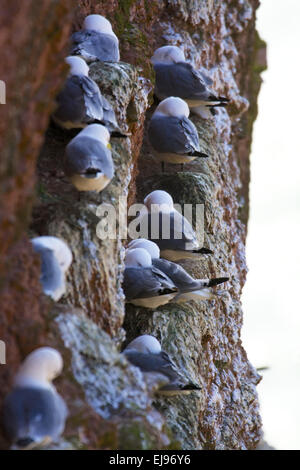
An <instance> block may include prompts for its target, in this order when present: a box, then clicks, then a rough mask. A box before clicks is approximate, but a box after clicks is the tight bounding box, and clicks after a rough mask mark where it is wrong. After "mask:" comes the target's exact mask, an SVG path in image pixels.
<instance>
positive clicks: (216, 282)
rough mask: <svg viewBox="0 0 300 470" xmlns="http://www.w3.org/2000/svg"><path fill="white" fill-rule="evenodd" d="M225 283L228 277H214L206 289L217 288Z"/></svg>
mask: <svg viewBox="0 0 300 470" xmlns="http://www.w3.org/2000/svg"><path fill="white" fill-rule="evenodd" d="M227 281H229V277H216V278H214V279H210V280H209V282H208V284H207V287H213V286H218V285H219V284H223V283H224V282H227Z"/></svg>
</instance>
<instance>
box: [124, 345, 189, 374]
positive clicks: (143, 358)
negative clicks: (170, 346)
mask: <svg viewBox="0 0 300 470" xmlns="http://www.w3.org/2000/svg"><path fill="white" fill-rule="evenodd" d="M124 354H125V355H126V357H127V359H128V360H129V362H130V363H131V364H133V365H134V366H136V367H139V368H140V369H141V370H142V371H143V372H158V373H160V374H163V375H165V376H166V377H168V379H169V380H170V381H172V382H173V381H175V380H177V379H178V378H179V377H180V376H179V375H178V373H177V371H176V368H175V366H174V364H173V363H172V361H171V360H170V358H169V356H168V354H167V353H165V352H161V353H160V354H151V353H139V352H135V351H133V350H128V351H125V352H124Z"/></svg>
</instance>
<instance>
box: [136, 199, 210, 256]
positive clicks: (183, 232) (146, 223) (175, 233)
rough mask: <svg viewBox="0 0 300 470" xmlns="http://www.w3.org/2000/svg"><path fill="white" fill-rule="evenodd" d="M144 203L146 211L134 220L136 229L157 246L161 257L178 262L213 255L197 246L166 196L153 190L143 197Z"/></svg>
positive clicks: (192, 230) (187, 226)
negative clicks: (136, 221) (203, 255)
mask: <svg viewBox="0 0 300 470" xmlns="http://www.w3.org/2000/svg"><path fill="white" fill-rule="evenodd" d="M144 204H145V206H146V207H145V211H141V214H140V216H139V217H138V219H137V220H138V221H139V223H138V225H137V228H138V227H140V236H141V237H142V238H147V239H148V240H152V241H154V242H155V243H156V244H157V245H158V246H159V248H160V253H161V256H162V258H165V259H168V260H170V261H179V260H182V259H186V258H194V259H195V258H198V257H199V256H200V255H202V254H212V251H211V250H209V249H208V248H204V247H201V246H200V244H199V242H198V240H197V237H196V233H195V231H194V229H193V227H192V226H191V224H190V223H189V221H188V220H187V219H186V218H185V217H183V216H182V215H181V214H180V213H179V212H178V211H177V210H176V209H175V208H174V203H173V199H172V197H171V195H170V194H169V193H167V192H166V191H161V190H156V191H152V192H151V193H149V194H148V195H147V196H146V197H145V199H144Z"/></svg>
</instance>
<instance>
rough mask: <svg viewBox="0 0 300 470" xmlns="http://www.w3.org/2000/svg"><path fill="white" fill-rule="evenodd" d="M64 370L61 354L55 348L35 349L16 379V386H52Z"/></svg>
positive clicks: (23, 364) (21, 367)
mask: <svg viewBox="0 0 300 470" xmlns="http://www.w3.org/2000/svg"><path fill="white" fill-rule="evenodd" d="M62 369H63V359H62V357H61V354H60V353H59V352H58V351H57V350H56V349H53V348H49V347H44V348H38V349H35V350H34V351H33V352H32V353H30V354H29V355H28V356H27V357H26V359H25V360H24V362H23V363H22V364H21V366H20V369H19V371H18V373H17V375H16V378H15V384H16V385H26V384H32V383H36V384H40V385H41V386H48V387H49V386H50V387H51V382H52V380H54V379H55V378H56V377H57V376H58V375H60V373H61V372H62Z"/></svg>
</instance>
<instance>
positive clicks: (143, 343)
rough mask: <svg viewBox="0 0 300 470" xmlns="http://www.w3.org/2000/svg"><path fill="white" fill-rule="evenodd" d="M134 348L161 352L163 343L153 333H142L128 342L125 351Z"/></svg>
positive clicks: (146, 351)
mask: <svg viewBox="0 0 300 470" xmlns="http://www.w3.org/2000/svg"><path fill="white" fill-rule="evenodd" d="M129 349H130V350H134V351H138V352H141V353H152V354H159V353H160V352H161V345H160V343H159V341H158V340H157V339H156V338H154V336H151V335H141V336H138V337H137V338H135V339H134V340H133V341H131V343H129V344H128V346H127V347H126V349H125V351H128V350H129Z"/></svg>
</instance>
